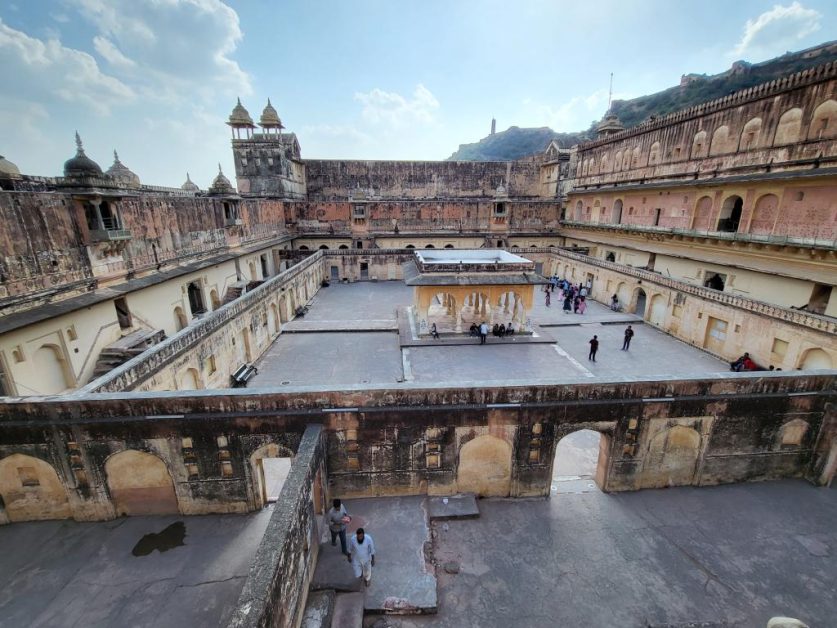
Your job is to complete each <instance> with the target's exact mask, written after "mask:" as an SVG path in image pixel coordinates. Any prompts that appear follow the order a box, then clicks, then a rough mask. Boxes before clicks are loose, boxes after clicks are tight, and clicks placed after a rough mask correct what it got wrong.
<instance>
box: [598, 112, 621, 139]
mask: <svg viewBox="0 0 837 628" xmlns="http://www.w3.org/2000/svg"><path fill="white" fill-rule="evenodd" d="M624 130H625V125H624V124H622V122H621V121H620V120H619V118H617V117H616V114H615V113H613V112H612V111H608V112H607V113H606V114H605V117H604V120H602V121H601V122H599V124H598V126H597V127H596V133H597V134H598V135H599V136H600V137H601V136H607V135H612V134H613V133H619V131H624Z"/></svg>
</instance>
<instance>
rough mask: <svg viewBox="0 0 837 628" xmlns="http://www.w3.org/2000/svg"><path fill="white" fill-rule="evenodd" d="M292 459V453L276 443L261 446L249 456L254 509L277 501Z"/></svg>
mask: <svg viewBox="0 0 837 628" xmlns="http://www.w3.org/2000/svg"><path fill="white" fill-rule="evenodd" d="M293 458H294V452H292V451H291V450H290V449H287V448H286V447H282V446H281V445H277V444H276V443H268V444H267V445H263V446H261V447H259V448H258V449H257V450H256V451H254V452H253V453H252V454H251V455H250V470H251V472H252V477H253V498H254V501H255V507H256V508H262V507H263V506H266V505H267V504H271V503H273V502H275V501H277V500H278V499H279V493H280V491H281V490H282V486H284V484H285V480H286V479H287V477H288V473H289V472H290V470H291V463H292V462H293Z"/></svg>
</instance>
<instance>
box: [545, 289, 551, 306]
mask: <svg viewBox="0 0 837 628" xmlns="http://www.w3.org/2000/svg"><path fill="white" fill-rule="evenodd" d="M550 294H552V293H551V292H547V293H546V307H549V301H550V296H549V295H550Z"/></svg>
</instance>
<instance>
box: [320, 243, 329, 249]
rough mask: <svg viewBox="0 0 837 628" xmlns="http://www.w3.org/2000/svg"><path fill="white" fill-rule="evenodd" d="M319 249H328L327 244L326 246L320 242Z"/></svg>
mask: <svg viewBox="0 0 837 628" xmlns="http://www.w3.org/2000/svg"><path fill="white" fill-rule="evenodd" d="M320 250H321V251H328V246H326V245H325V244H321V245H320Z"/></svg>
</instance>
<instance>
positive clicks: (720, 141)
mask: <svg viewBox="0 0 837 628" xmlns="http://www.w3.org/2000/svg"><path fill="white" fill-rule="evenodd" d="M726 152H729V127H728V126H727V125H726V124H724V125H722V126H719V127H718V128H717V129H715V132H714V133H713V134H712V145H711V146H710V147H709V154H710V155H720V154H722V153H726Z"/></svg>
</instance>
